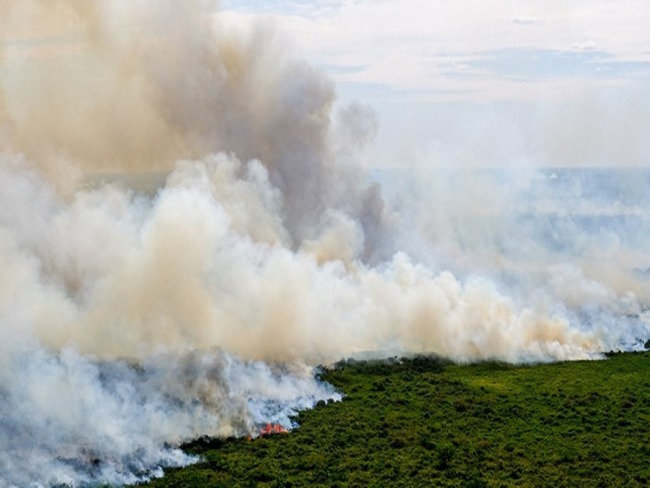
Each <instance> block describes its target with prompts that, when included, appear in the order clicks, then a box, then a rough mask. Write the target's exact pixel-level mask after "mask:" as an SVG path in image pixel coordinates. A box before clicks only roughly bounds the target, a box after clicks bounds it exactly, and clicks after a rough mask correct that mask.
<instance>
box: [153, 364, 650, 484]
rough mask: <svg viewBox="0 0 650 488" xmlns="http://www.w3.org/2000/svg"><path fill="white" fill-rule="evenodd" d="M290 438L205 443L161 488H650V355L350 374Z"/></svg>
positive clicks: (337, 377) (335, 380)
mask: <svg viewBox="0 0 650 488" xmlns="http://www.w3.org/2000/svg"><path fill="white" fill-rule="evenodd" d="M323 379H324V380H326V381H328V382H330V383H332V384H333V385H335V386H336V387H337V388H339V389H340V390H341V391H342V392H344V394H345V395H346V396H345V398H344V399H343V401H341V402H337V403H333V402H332V403H329V404H327V405H325V404H323V403H321V404H320V405H318V406H317V407H316V408H315V409H313V410H310V411H306V412H303V413H301V414H300V416H299V418H298V421H299V423H300V427H299V428H298V429H296V430H294V431H293V432H291V433H290V434H288V435H277V436H272V437H267V438H258V439H256V440H253V441H248V440H245V439H228V440H212V441H207V440H203V441H197V442H194V443H192V444H189V445H188V446H187V449H188V450H189V451H191V452H194V453H197V454H200V455H201V456H202V459H203V461H202V462H200V463H199V464H196V465H194V466H190V467H188V468H184V469H174V470H168V471H167V472H166V475H165V477H164V478H162V479H159V480H155V481H154V482H152V483H150V485H148V486H152V487H172V486H173V487H195V486H201V487H204V486H215V487H216V486H268V487H283V486H284V487H287V486H377V487H388V486H413V487H421V486H458V487H509V486H512V487H514V486H517V487H521V486H530V487H545V486H548V487H554V488H559V487H576V486H595V487H598V486H626V487H635V486H639V487H641V486H648V485H649V484H650V429H649V426H650V354H649V353H630V354H617V355H613V356H612V357H610V358H609V359H608V360H606V361H585V362H566V363H556V364H542V365H534V366H511V365H506V364H501V363H482V364H476V365H466V366H461V365H454V364H450V363H446V362H443V361H441V360H438V359H432V358H415V359H410V360H403V361H401V362H398V361H393V362H392V363H390V362H383V363H382V362H372V363H346V364H342V365H340V366H339V367H337V368H334V369H332V370H329V371H326V372H325V374H324V375H323Z"/></svg>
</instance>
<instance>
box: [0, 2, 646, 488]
mask: <svg viewBox="0 0 650 488" xmlns="http://www.w3.org/2000/svg"><path fill="white" fill-rule="evenodd" d="M0 13H1V14H2V15H0V27H1V29H0V30H1V31H2V32H3V34H2V36H3V37H2V42H3V49H2V51H1V57H0V60H1V61H2V75H0V81H1V82H2V91H0V144H1V154H0V266H1V268H2V270H3V272H2V273H1V274H0V334H1V335H2V337H3V341H2V343H0V352H1V353H2V354H0V365H1V366H2V368H0V414H1V415H0V416H1V418H2V420H0V440H1V442H2V445H3V447H4V449H3V452H2V454H0V480H1V481H2V483H3V484H5V485H8V486H24V485H28V484H31V485H35V486H49V485H55V484H59V483H68V484H71V485H79V484H83V483H102V482H110V483H118V484H119V483H126V482H132V481H137V480H139V479H144V478H147V477H151V476H156V475H159V474H160V467H161V466H177V465H183V464H186V463H189V462H192V459H191V458H189V457H188V456H186V455H185V454H183V453H182V452H181V451H179V450H178V448H177V446H178V445H179V444H180V443H181V442H182V441H184V440H187V439H191V438H194V437H197V436H200V435H219V436H228V435H245V434H249V433H255V431H256V429H257V427H258V425H259V424H261V423H265V422H268V421H274V422H278V423H281V424H282V425H284V426H286V427H290V426H291V419H290V416H291V415H293V414H294V413H295V412H296V410H297V409H301V408H308V407H309V406H311V405H313V404H314V403H315V402H317V401H319V400H322V399H332V398H333V399H336V398H337V394H336V393H335V392H333V391H332V390H331V389H330V388H329V387H328V386H327V385H324V384H322V383H319V382H318V381H317V380H315V379H314V376H313V373H312V371H313V367H314V366H315V365H317V364H319V363H328V362H332V361H336V360H338V359H341V358H343V357H346V356H354V355H368V354H371V355H374V356H380V357H381V356H385V355H387V354H402V353H405V354H406V353H421V352H426V353H436V354H440V355H444V356H447V357H451V358H454V359H456V360H459V361H473V360H480V359H489V358H498V359H502V360H507V361H548V360H556V359H577V358H590V357H595V356H596V355H597V354H598V353H599V352H601V351H602V350H603V349H605V348H612V347H620V346H621V345H622V344H625V343H627V342H629V341H630V340H633V337H632V336H633V335H634V333H633V332H631V331H637V332H638V331H641V332H643V331H646V332H647V331H648V320H647V310H646V309H645V308H644V305H643V304H647V303H648V298H649V293H648V281H647V278H644V277H643V270H644V269H647V266H648V263H645V262H644V261H643V255H642V254H641V253H640V252H638V251H636V252H634V253H631V252H628V251H631V250H634V249H643V247H638V246H639V244H642V243H644V242H645V241H644V240H643V239H644V238H643V237H638V238H637V240H636V241H634V240H632V241H630V242H625V243H623V245H620V244H621V243H620V242H616V237H617V235H618V234H617V233H616V232H612V231H606V230H603V231H602V232H600V233H596V234H595V235H590V234H589V233H588V232H582V230H581V232H578V233H576V232H573V231H572V228H571V226H572V225H574V223H575V219H574V216H573V215H571V216H570V218H566V219H562V218H560V219H559V220H558V219H556V222H555V223H553V224H552V225H551V224H548V225H542V223H540V221H539V220H536V219H538V218H539V217H537V216H538V215H542V216H546V217H545V218H550V217H549V215H550V216H553V215H556V214H557V213H558V210H549V208H548V206H549V205H552V204H553V203H554V202H553V201H548V200H546V199H545V196H546V195H548V192H547V191H546V190H544V189H543V188H542V189H541V190H539V191H540V193H539V195H537V196H536V197H535V198H534V199H533V200H532V201H533V202H534V205H536V207H535V208H532V207H529V208H527V209H524V210H525V211H518V212H515V211H514V209H517V208H519V209H521V207H519V205H520V203H521V202H522V201H526V199H525V198H524V196H525V195H526V194H527V192H529V191H531V190H532V189H534V188H533V186H531V185H532V183H531V181H534V180H531V179H530V178H524V179H523V182H520V183H519V184H518V185H519V186H515V188H519V189H520V191H519V192H515V193H514V194H512V195H511V196H510V197H509V196H507V194H505V192H504V186H505V187H507V188H512V187H511V186H510V185H509V182H505V183H504V182H500V183H499V182H494V181H491V180H489V178H487V179H486V178H485V177H478V178H474V177H472V178H465V177H464V176H466V175H461V176H463V177H462V178H461V179H460V180H458V181H454V182H452V183H453V185H450V182H449V181H444V180H435V178H434V179H433V180H429V183H430V184H431V185H434V186H427V185H429V184H426V185H425V184H424V183H423V182H422V181H421V180H420V181H418V184H417V185H415V187H411V188H409V189H407V191H406V192H405V193H402V192H400V189H399V188H398V185H397V183H396V182H384V185H383V186H384V187H389V190H391V188H390V187H391V185H392V190H391V191H392V192H393V193H394V194H391V193H390V192H389V197H390V198H389V200H388V203H386V202H385V201H384V200H383V198H382V196H381V192H380V190H379V186H378V185H377V184H376V183H372V182H371V181H370V178H369V177H368V176H367V175H366V174H365V173H364V172H363V171H362V169H361V165H360V164H359V163H358V161H359V159H360V158H361V156H360V155H361V154H362V153H363V150H364V148H365V146H366V145H367V144H368V142H369V141H371V140H372V138H373V137H374V135H375V133H376V132H377V121H376V120H375V118H374V116H373V112H372V110H371V109H369V108H368V107H366V106H364V105H362V104H358V103H355V104H352V105H349V106H346V107H342V108H340V109H339V110H338V111H337V110H336V109H335V107H334V101H335V90H334V86H333V85H332V83H331V82H330V80H329V79H328V78H327V77H325V76H324V75H323V74H322V73H320V72H319V71H318V70H316V69H315V68H313V67H311V66H309V65H307V64H305V63H304V62H300V61H296V60H294V59H293V58H292V57H291V55H290V52H289V51H287V49H285V43H284V41H283V40H282V39H281V36H280V35H279V34H278V33H277V32H276V31H275V30H274V29H273V26H270V25H268V24H256V25H252V26H245V27H243V28H239V27H237V28H235V26H232V25H229V24H228V23H227V22H225V21H224V19H223V18H222V17H221V15H220V14H219V13H217V12H216V10H215V5H214V4H213V3H212V2H205V1H199V0H195V1H187V2H182V3H178V2H172V1H171V0H160V1H156V2H154V1H149V0H139V1H136V2H109V1H105V2H104V1H96V2H86V1H81V0H67V1H63V0H61V1H57V2H39V1H36V0H34V1H20V2H19V1H17V0H10V1H5V2H3V4H2V7H1V10H0ZM436 185H437V186H436ZM449 188H453V189H452V191H450V190H449ZM458 189H460V190H462V191H458ZM576 195H577V196H576ZM565 196H566V197H567V198H570V197H572V196H573V197H575V198H578V199H579V200H580V199H581V198H582V196H584V192H583V191H582V190H580V191H579V192H578V193H577V194H575V193H571V192H569V194H567V195H565ZM592 200H593V199H592ZM486 202H489V205H486ZM596 203H598V202H596V201H595V200H594V201H591V200H590V201H587V202H586V204H596ZM531 205H532V204H531ZM626 208H627V207H626ZM592 210H593V209H589V210H588V211H589V212H592ZM585 211H587V209H585ZM639 211H640V216H639V218H640V219H641V221H642V222H643V223H645V224H644V225H646V224H647V222H648V219H647V202H643V201H642V202H641V207H640V210H639ZM592 213H593V212H592ZM556 223H557V224H558V225H560V227H556V225H555V224H556ZM574 227H575V226H574ZM548 232H559V233H560V235H559V236H556V237H554V238H553V239H555V240H553V239H551V241H549V238H548V236H547V235H546V234H547V233H548ZM569 235H571V236H572V237H570V238H569V237H568V236H569ZM639 235H640V234H639ZM644 235H650V234H647V233H646V234H644ZM563 236H564V237H563ZM605 238H607V239H609V242H610V243H611V245H610V246H609V247H608V248H607V249H606V251H604V252H595V251H594V250H598V249H599V246H597V245H596V243H600V242H602V241H603V239H605ZM639 239H640V240H639ZM549 242H551V244H552V245H550V246H549V245H548V243H549ZM531 257H534V258H535V259H534V260H531ZM604 258H606V259H611V261H612V264H611V265H607V266H596V265H595V263H600V262H601V261H602V260H603V259H604ZM535 263H537V267H535ZM620 263H624V264H625V266H626V267H625V268H624V269H617V266H618V265H619V264H620ZM632 266H634V267H635V268H636V269H637V274H636V275H635V274H634V273H630V272H628V268H629V267H632ZM644 266H645V267H644ZM639 269H640V270H641V275H639V272H638V270H639ZM620 314H623V315H625V314H627V315H631V316H633V319H631V320H632V322H633V324H632V325H633V326H634V328H633V329H629V328H624V327H615V328H613V329H611V328H607V327H606V326H605V324H603V321H604V320H618V317H619V315H620ZM595 319H598V321H595ZM625 325H626V327H627V325H629V324H628V323H627V322H626V323H625ZM626 341H627V342H626Z"/></svg>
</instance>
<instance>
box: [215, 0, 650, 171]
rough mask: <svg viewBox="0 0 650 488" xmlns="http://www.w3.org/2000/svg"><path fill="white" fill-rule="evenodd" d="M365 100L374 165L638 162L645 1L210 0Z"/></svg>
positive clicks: (647, 54)
mask: <svg viewBox="0 0 650 488" xmlns="http://www.w3.org/2000/svg"><path fill="white" fill-rule="evenodd" d="M221 6H222V8H223V9H225V10H226V11H227V14H228V15H229V16H231V18H232V22H233V23H237V22H241V23H242V24H245V23H246V22H250V20H251V18H255V19H265V21H268V20H269V19H271V22H273V23H274V24H275V25H276V28H277V29H278V32H279V33H280V35H282V36H285V37H286V38H287V39H289V42H290V43H292V45H293V47H294V49H296V53H297V54H299V55H300V56H303V57H305V58H306V59H307V60H309V61H310V62H311V63H313V64H315V65H317V66H319V67H321V68H322V69H323V70H325V71H326V72H327V73H328V74H329V75H330V76H331V77H332V78H333V79H334V80H335V81H336V83H337V90H338V95H339V100H341V102H343V103H345V102H348V101H350V100H357V101H359V102H361V103H365V104H369V105H371V106H372V107H373V109H374V110H375V112H376V113H377V116H378V119H379V127H380V130H379V134H378V138H377V141H376V143H375V146H374V147H373V150H372V151H371V152H370V154H369V155H368V157H367V160H366V164H367V165H369V166H371V167H374V166H377V167H402V166H417V167H439V166H442V167H449V166H451V167H453V166H472V167H474V166H478V167H494V166H507V167H512V166H515V167H516V166H522V165H524V166H531V165H532V166H647V165H648V164H650V156H649V154H650V143H648V141H647V139H648V137H647V136H646V135H647V134H648V133H650V29H648V26H649V25H650V4H648V3H647V2H644V1H636V0H624V1H614V0H595V1H586V0H574V1H566V0H525V1H513V0H494V1H491V2H480V1H476V0H455V1H445V0H437V1H431V0H399V1H396V0H372V1H368V0H319V1H313V2H307V1H287V2H272V3H271V2H261V1H256V0H224V1H223V2H222V4H221Z"/></svg>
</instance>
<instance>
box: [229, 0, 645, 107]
mask: <svg viewBox="0 0 650 488" xmlns="http://www.w3.org/2000/svg"><path fill="white" fill-rule="evenodd" d="M289 3H299V4H300V7H301V8H300V9H296V8H292V9H288V8H286V6H285V8H281V7H280V8H276V9H274V11H273V12H272V13H268V11H267V12H264V13H263V14H262V15H264V16H267V17H272V18H273V19H274V20H275V22H277V23H278V25H279V26H280V28H281V30H282V31H284V32H286V33H287V34H288V35H289V37H291V38H293V39H294V40H295V43H296V45H297V46H299V48H300V50H302V51H303V52H304V54H305V55H306V56H307V57H308V58H309V59H311V60H312V61H313V62H316V63H317V64H321V65H323V66H325V67H326V68H330V69H331V73H332V75H333V77H334V78H335V79H336V80H337V81H338V82H340V83H355V84H368V85H384V86H387V87H389V88H391V89H393V90H418V91H421V92H424V91H430V92H432V93H433V92H437V93H439V94H442V93H444V95H440V96H441V97H445V98H449V97H450V96H451V95H450V94H451V93H464V94H463V95H462V97H466V96H467V95H466V93H467V92H468V91H471V92H472V93H475V96H476V97H477V101H478V100H479V99H480V100H485V99H500V98H510V97H511V95H512V81H511V80H507V79H503V78H502V77H500V76H499V74H498V73H490V72H483V73H482V76H481V77H480V78H479V79H477V78H476V77H477V76H478V75H480V74H481V73H476V72H474V73H473V74H474V75H475V76H474V77H469V76H466V75H467V73H468V71H469V72H472V70H471V63H468V62H467V61H468V59H469V60H471V59H472V58H476V57H478V56H480V55H481V53H484V52H489V51H494V50H503V49H510V50H516V49H526V50H544V51H557V52H562V51H584V50H590V49H596V48H597V49H599V50H601V51H603V52H606V53H608V54H610V55H611V56H612V58H613V60H621V61H623V60H627V61H629V60H636V61H649V60H650V54H649V53H648V46H650V29H648V28H647V26H648V25H650V4H648V3H647V2H644V1H639V0H627V1H624V2H621V1H613V0H596V1H586V0H577V1H573V2H570V3H567V2H564V1H561V0H529V1H526V2H514V3H513V2H510V1H506V0H495V1H492V2H489V3H488V2H475V1H471V0H457V1H455V2H442V1H430V0H399V1H397V0H381V1H377V0H373V1H369V0H361V1H338V0H337V1H329V2H328V1H320V2H316V3H314V4H313V6H312V7H311V8H308V7H307V6H305V5H304V3H303V2H289ZM226 6H227V4H226ZM237 15H246V16H250V15H254V16H255V15H260V11H259V10H257V9H255V8H249V9H248V10H246V9H244V11H243V12H242V11H240V12H239V13H238V14H237ZM350 67H364V69H361V70H359V69H355V70H351V69H349V68H350ZM594 71H595V70H594ZM601 71H602V70H601ZM450 74H456V75H458V76H450ZM533 75H534V73H533ZM619 75H621V78H620V79H619V81H621V80H623V81H625V80H626V76H625V73H622V74H621V73H619ZM581 79H582V80H583V81H584V83H585V85H594V84H596V85H598V84H602V85H604V86H610V85H611V80H603V79H600V80H599V79H595V78H592V77H590V76H588V75H586V74H585V75H584V76H581ZM532 81H535V80H527V83H528V84H530V82H532ZM539 81H540V82H543V83H546V82H547V81H548V80H546V79H540V80H539ZM572 84H573V82H569V81H568V80H567V90H571V86H572ZM555 85H556V86H554V92H555V93H557V88H558V87H557V83H555ZM528 88H529V87H528ZM525 90H526V88H524V91H525ZM515 91H516V92H519V91H521V90H515Z"/></svg>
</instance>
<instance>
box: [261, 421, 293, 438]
mask: <svg viewBox="0 0 650 488" xmlns="http://www.w3.org/2000/svg"><path fill="white" fill-rule="evenodd" d="M287 432H289V431H288V430H287V429H285V428H284V427H282V426H281V425H280V424H272V423H268V424H266V425H265V426H264V427H262V428H261V429H260V437H264V436H267V435H273V434H286V433H287Z"/></svg>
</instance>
